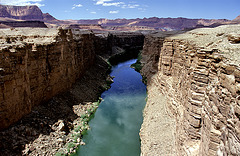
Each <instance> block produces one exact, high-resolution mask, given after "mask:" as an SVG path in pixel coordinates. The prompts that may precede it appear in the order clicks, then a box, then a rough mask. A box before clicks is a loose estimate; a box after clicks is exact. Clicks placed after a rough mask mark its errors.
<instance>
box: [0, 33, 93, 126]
mask: <svg viewBox="0 0 240 156" xmlns="http://www.w3.org/2000/svg"><path fill="white" fill-rule="evenodd" d="M0 36H1V38H0V43H1V45H0V57H1V62H0V82H1V83H0V85H1V87H0V103H1V107H0V112H1V114H0V123H1V124H0V129H3V128H6V127H8V126H9V125H10V124H12V123H14V122H16V121H17V120H19V119H20V118H21V117H22V116H24V115H26V114H28V113H29V112H30V111H31V110H32V108H33V107H34V106H36V105H39V104H40V103H41V102H44V101H47V100H49V99H50V98H52V97H53V96H54V95H56V94H58V93H60V92H63V91H64V90H66V89H68V88H70V87H71V85H72V84H73V83H75V81H76V79H78V78H79V77H80V76H82V75H83V73H84V72H85V71H86V69H88V68H89V66H91V64H92V63H93V62H94V58H95V51H94V40H93V38H94V35H93V34H92V33H90V32H87V31H80V30H70V29H68V30H62V29H59V30H57V29H44V28H35V29H31V30H30V29H27V28H26V29H24V28H22V29H20V28H19V29H5V30H3V31H1V32H0Z"/></svg>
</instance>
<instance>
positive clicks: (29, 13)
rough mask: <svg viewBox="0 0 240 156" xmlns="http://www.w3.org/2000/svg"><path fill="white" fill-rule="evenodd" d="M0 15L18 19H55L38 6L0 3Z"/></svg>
mask: <svg viewBox="0 0 240 156" xmlns="http://www.w3.org/2000/svg"><path fill="white" fill-rule="evenodd" d="M0 17H5V18H13V19H20V20H39V21H51V20H56V19H55V18H54V17H53V16H51V15H50V14H48V13H46V14H43V13H42V11H41V10H40V9H39V7H37V6H35V5H33V6H12V5H0Z"/></svg>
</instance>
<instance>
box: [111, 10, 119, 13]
mask: <svg viewBox="0 0 240 156" xmlns="http://www.w3.org/2000/svg"><path fill="white" fill-rule="evenodd" d="M109 13H110V14H117V13H119V10H115V11H109Z"/></svg>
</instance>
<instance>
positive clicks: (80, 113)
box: [0, 57, 111, 155]
mask: <svg viewBox="0 0 240 156" xmlns="http://www.w3.org/2000/svg"><path fill="white" fill-rule="evenodd" d="M108 69H109V65H108V64H107V63H106V62H105V61H104V60H103V59H102V58H100V57H98V58H96V62H95V64H94V65H93V66H92V67H91V68H90V69H89V70H88V71H87V72H86V73H85V75H84V76H83V77H82V78H81V79H80V80H79V81H77V82H76V83H75V84H74V85H73V87H72V88H71V89H70V90H68V91H66V92H64V93H62V94H59V95H57V96H55V97H54V98H52V99H51V100H50V101H49V102H46V103H44V104H42V105H39V106H37V107H35V108H34V110H33V111H32V112H31V113H30V114H29V115H27V116H26V117H24V118H23V119H21V120H20V121H19V122H18V123H16V124H15V125H13V126H11V127H10V128H8V129H7V130H5V131H2V132H0V142H1V146H0V147H1V148H0V149H1V155H54V154H56V153H65V154H66V153H69V152H73V150H74V149H75V148H76V147H77V145H79V144H84V143H83V142H81V139H80V138H81V135H82V133H83V131H85V130H87V129H88V126H87V122H88V116H89V115H90V114H91V113H93V112H94V111H95V109H96V108H97V104H98V98H99V95H100V93H101V92H102V91H104V90H105V89H107V88H108V85H109V84H107V82H108V83H109V82H111V78H110V77H109V76H107V70H108ZM106 80H107V81H106Z"/></svg>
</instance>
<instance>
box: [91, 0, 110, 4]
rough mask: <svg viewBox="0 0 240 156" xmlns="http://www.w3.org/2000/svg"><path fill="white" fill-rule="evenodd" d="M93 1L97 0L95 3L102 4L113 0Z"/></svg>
mask: <svg viewBox="0 0 240 156" xmlns="http://www.w3.org/2000/svg"><path fill="white" fill-rule="evenodd" d="M95 1H97V2H96V5H102V4H104V3H105V2H111V1H113V0H95Z"/></svg>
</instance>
